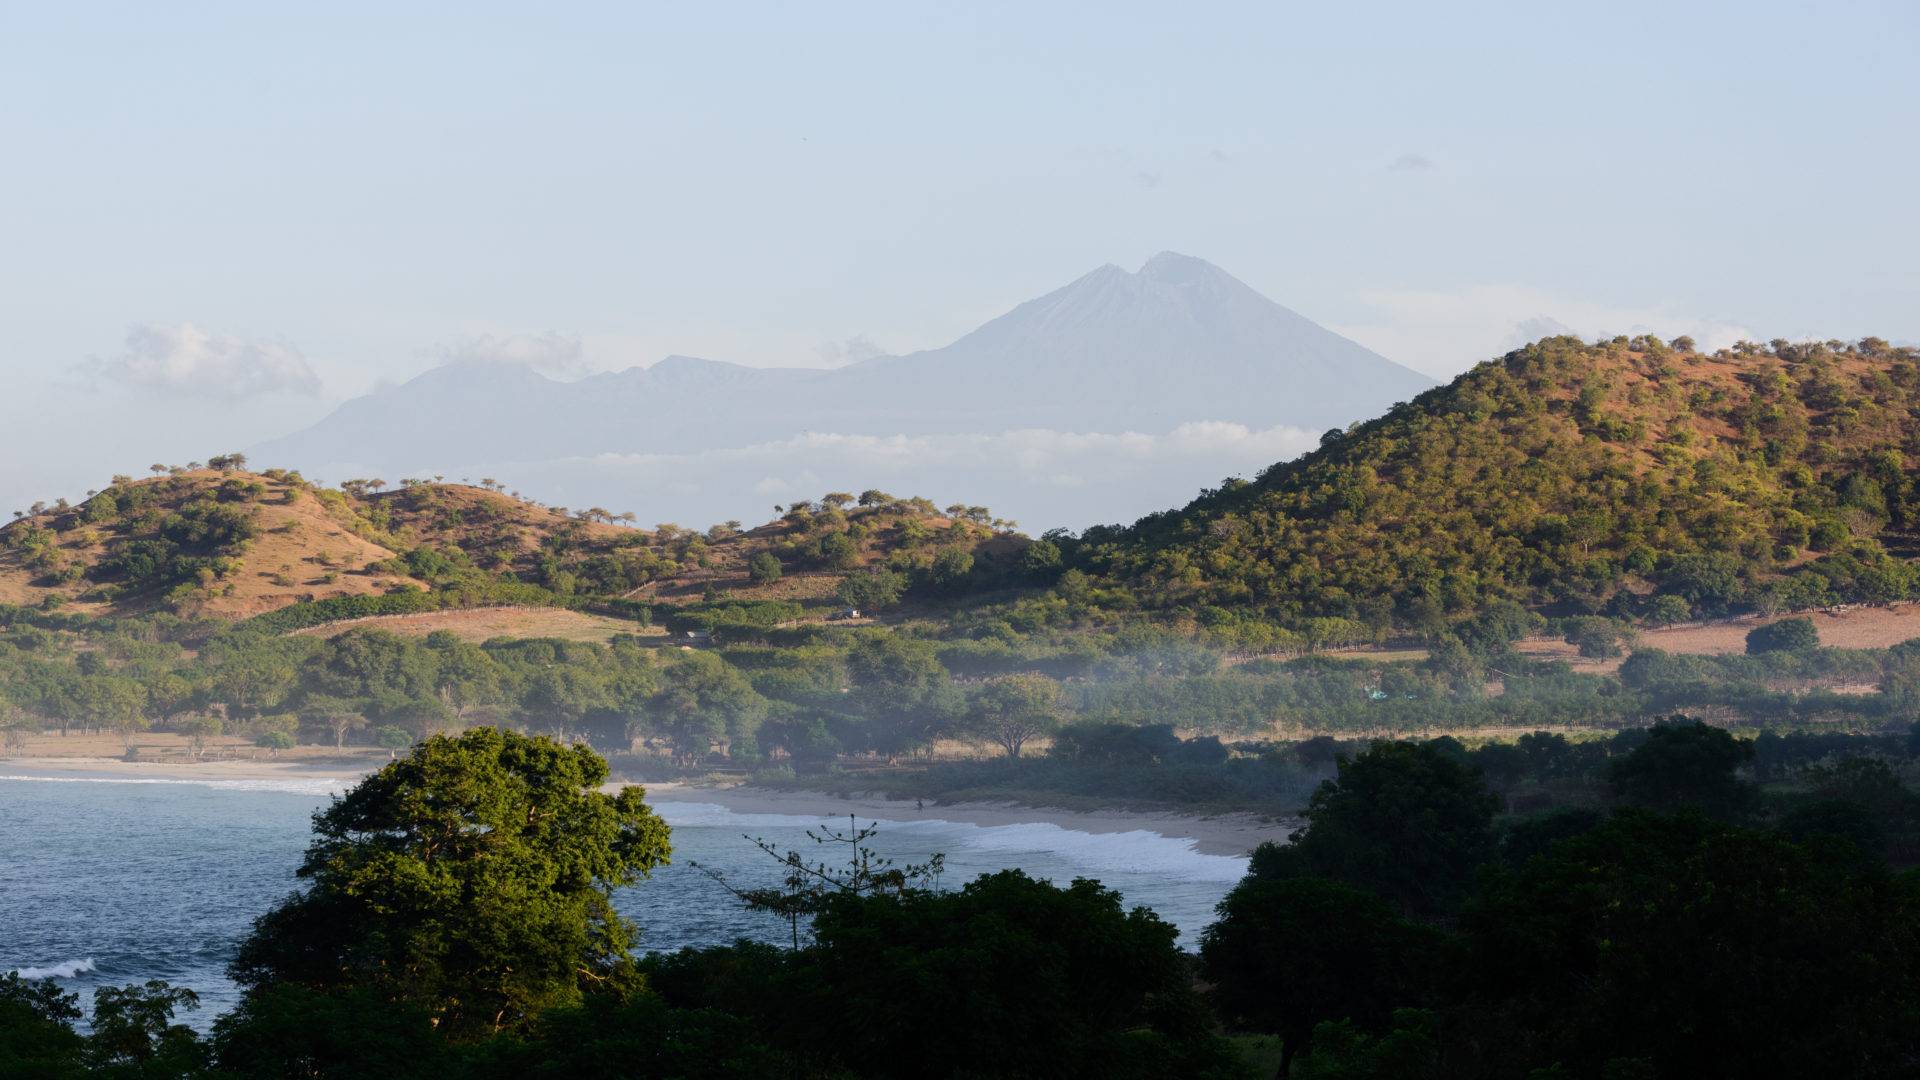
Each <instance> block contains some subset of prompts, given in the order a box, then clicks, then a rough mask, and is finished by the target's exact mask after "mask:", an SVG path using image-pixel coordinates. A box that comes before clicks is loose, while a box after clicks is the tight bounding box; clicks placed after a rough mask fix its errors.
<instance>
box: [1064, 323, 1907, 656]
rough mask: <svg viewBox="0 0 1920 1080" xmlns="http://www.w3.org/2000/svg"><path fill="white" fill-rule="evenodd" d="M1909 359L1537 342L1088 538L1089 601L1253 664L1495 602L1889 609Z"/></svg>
mask: <svg viewBox="0 0 1920 1080" xmlns="http://www.w3.org/2000/svg"><path fill="white" fill-rule="evenodd" d="M1917 405H1920V354H1917V353H1916V350H1914V349H1911V348H1907V349H1896V348H1893V347H1891V346H1888V345H1887V344H1886V343H1885V342H1881V341H1878V340H1872V339H1869V340H1867V341H1862V342H1860V343H1858V344H1857V345H1846V344H1844V343H1840V342H1829V343H1825V344H1818V343H1816V344H1807V345H1789V344H1788V343H1786V342H1775V343H1774V344H1773V345H1772V346H1771V347H1766V348H1763V347H1760V346H1754V345H1743V346H1741V347H1739V348H1737V349H1734V350H1729V351H1726V352H1723V353H1719V354H1715V355H1713V356H1705V355H1701V354H1699V353H1697V352H1695V351H1693V349H1692V347H1691V343H1690V342H1686V341H1680V342H1676V343H1675V344H1674V345H1673V346H1668V345H1666V344H1664V343H1662V342H1660V341H1658V340H1656V339H1653V338H1644V337H1643V338H1634V339H1631V340H1629V339H1626V338H1618V339H1615V340H1613V341H1611V342H1606V343H1602V344H1599V345H1586V344H1583V343H1581V342H1580V341H1579V340H1577V339H1574V338H1550V339H1546V340H1543V341H1540V342H1538V343H1536V344H1533V345H1530V346H1527V347H1526V348H1524V349H1520V350H1518V351H1515V352H1513V353H1510V354H1508V355H1507V356H1506V357H1504V358H1503V359H1501V360H1498V361H1494V362H1491V363H1486V364H1482V365H1480V366H1479V367H1476V368H1474V369H1473V370H1472V371H1470V372H1468V373H1467V374H1465V375H1462V376H1461V377H1460V378H1458V379H1456V380H1455V381H1454V382H1453V383H1451V384H1450V385H1448V386H1445V387H1442V388H1439V389H1436V390H1433V391H1430V392H1428V393H1426V394H1423V395H1421V396H1420V397H1419V398H1418V399H1416V400H1415V401H1413V402H1410V403H1407V404H1404V405H1401V406H1398V407H1396V408H1395V409H1393V410H1392V411H1391V412H1389V413H1388V414H1387V415H1385V416H1383V417H1381V418H1379V419H1376V420H1372V421H1368V422H1366V423H1363V424H1359V425H1357V426H1355V427H1353V428H1352V429H1350V430H1347V431H1334V432H1329V433H1328V434H1327V436H1326V438H1325V439H1324V440H1323V443H1322V446H1321V448H1320V449H1319V450H1318V451H1317V452H1314V453H1311V454H1308V455H1306V456H1305V457H1303V458H1301V459H1299V460H1297V461H1293V462H1288V463H1283V464H1280V465H1276V466H1274V467H1273V468H1271V469H1269V470H1267V471H1266V472H1265V473H1264V474H1262V475H1261V476H1260V477H1259V478H1258V479H1256V480H1254V481H1251V482H1243V481H1230V482H1228V483H1227V484H1225V485H1223V486H1222V487H1220V488H1219V489H1217V490H1214V491H1211V492H1208V493H1206V494H1205V495H1203V496H1202V497H1201V498H1199V499H1197V500H1196V501H1195V502H1194V503H1193V504H1191V505H1190V506H1188V507H1186V508H1185V509H1183V510H1179V511H1169V512H1166V513H1163V514H1156V515H1153V516H1151V517H1148V518H1145V519H1143V520H1142V521H1140V522H1139V523H1138V524H1136V525H1134V526H1133V527H1131V528H1128V529H1124V530H1119V529H1100V530H1090V531H1089V533H1088V534H1087V535H1086V536H1084V537H1081V538H1080V539H1079V540H1078V542H1077V543H1075V544H1073V545H1072V547H1073V549H1074V550H1073V552H1072V561H1073V562H1075V563H1076V564H1078V565H1082V566H1085V567H1086V568H1088V569H1092V570H1095V571H1097V572H1098V573H1099V574H1101V575H1103V576H1104V577H1105V579H1106V580H1107V581H1108V582H1110V584H1111V590H1110V594H1109V596H1108V597H1107V599H1108V601H1109V602H1110V603H1121V604H1139V605H1142V606H1145V607H1147V608H1159V609H1168V608H1172V609H1178V610H1183V611H1187V612H1191V613H1192V614H1193V615H1194V616H1196V617H1197V618H1198V619H1199V621H1200V622H1201V623H1203V624H1207V625H1210V626H1216V627H1220V628H1222V629H1223V630H1227V631H1232V630H1234V629H1236V628H1237V629H1238V631H1239V633H1240V634H1241V636H1242V637H1244V638H1245V639H1246V640H1247V641H1248V642H1249V644H1256V645H1257V644H1259V643H1261V642H1262V640H1284V639H1285V638H1286V636H1287V635H1288V634H1298V633H1300V632H1301V631H1302V630H1303V629H1305V628H1306V627H1307V626H1308V625H1309V624H1310V621H1311V620H1315V619H1339V620H1346V621H1348V622H1351V623H1353V624H1356V625H1357V626H1358V627H1361V628H1364V629H1365V630H1366V631H1368V632H1370V633H1372V634H1373V635H1375V636H1382V635H1386V634H1390V633H1393V632H1396V631H1412V632H1415V633H1419V634H1422V635H1425V636H1427V637H1429V638H1440V637H1443V636H1445V635H1446V634H1447V633H1448V632H1449V631H1450V629H1451V628H1452V627H1453V626H1454V624H1456V623H1458V622H1460V621H1461V620H1463V619H1466V618H1468V617H1469V616H1471V615H1473V614H1474V613H1476V612H1479V611H1481V610H1483V609H1485V608H1486V607H1487V606H1488V605H1489V604H1491V603H1493V602H1496V601H1499V600H1516V601H1520V602H1522V603H1524V604H1526V605H1528V606H1529V607H1534V608H1537V609H1542V610H1546V611H1548V612H1550V613H1552V612H1558V613H1562V614H1576V613H1577V614H1609V615H1615V616H1621V617H1628V618H1633V619H1637V620H1645V621H1652V622H1674V621H1680V620H1684V619H1686V618H1690V617H1694V616H1714V615H1722V614H1726V613H1728V612H1731V611H1739V610H1751V609H1759V610H1769V611H1771V610H1779V609H1788V608H1804V607H1813V606H1820V605H1824V604H1830V603H1833V602H1836V601H1866V602H1884V601H1889V600H1899V599H1906V598H1909V597H1911V596H1913V595H1914V594H1915V589H1916V585H1917V584H1920V579H1917V578H1916V576H1915V574H1914V571H1913V569H1912V567H1911V566H1910V564H1909V563H1907V562H1906V561H1905V560H1904V559H1902V558H1898V557H1896V556H1898V555H1899V554H1901V553H1903V552H1904V551H1905V550H1906V549H1907V548H1908V547H1910V535H1911V533H1912V530H1913V527H1914V525H1915V522H1914V512H1915V507H1916V504H1915V489H1914V470H1913V466H1912V465H1911V464H1909V462H1910V459H1911V458H1912V455H1913V454H1914V452H1915V450H1916V448H1920V408H1916V406H1917Z"/></svg>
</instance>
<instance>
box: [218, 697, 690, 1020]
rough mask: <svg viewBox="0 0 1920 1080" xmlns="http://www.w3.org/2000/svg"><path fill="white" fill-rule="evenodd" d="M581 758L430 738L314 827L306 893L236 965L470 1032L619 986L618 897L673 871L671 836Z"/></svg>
mask: <svg viewBox="0 0 1920 1080" xmlns="http://www.w3.org/2000/svg"><path fill="white" fill-rule="evenodd" d="M606 779H607V766H606V763H605V762H604V761H603V760H601V759H600V758H599V757H598V756H597V755H595V754H594V753H593V752H592V751H590V750H588V749H587V748H586V747H583V746H571V747H568V746H561V745H559V744H558V743H555V742H552V741H550V740H547V739H542V738H532V737H528V736H524V735H518V734H515V733H512V732H506V731H498V730H494V729H491V728H477V729H474V730H472V731H468V732H466V733H464V734H462V735H459V736H457V737H446V736H436V737H434V738H432V739H429V740H427V741H426V742H425V743H422V744H421V745H419V746H417V747H415V749H414V750H413V752H412V753H411V754H410V755H408V756H407V757H405V758H403V759H401V760H399V761H396V762H394V763H392V764H390V765H388V766H387V767H385V768H383V769H381V770H380V771H379V772H377V773H375V774H373V775H372V776H370V777H368V778H367V779H366V780H364V781H362V782H361V783H360V784H359V785H358V786H357V787H355V788H354V789H353V790H352V791H350V792H348V793H347V794H346V795H345V796H343V797H342V798H340V799H339V800H338V801H337V802H335V803H334V804H333V805H332V806H331V807H329V808H328V809H326V810H324V811H322V812H321V813H319V814H317V815H315V817H314V831H315V834H316V835H315V839H314V841H313V844H312V846H310V847H309V848H308V849H307V855H306V859H305V861H304V862H303V863H302V864H301V866H300V870H299V875H300V877H301V878H303V879H305V880H306V882H307V887H306V888H305V889H304V890H303V891H301V892H298V893H295V894H294V895H292V896H290V897H288V898H287V900H286V901H285V902H283V903H282V904H281V905H280V906H279V907H277V908H275V909H274V910H273V911H271V912H269V913H268V914H267V915H265V916H263V917H262V918H261V919H260V920H259V921H258V922H257V923H256V925H255V928H254V932H253V935H252V936H251V937H250V938H249V939H248V940H247V941H246V942H245V944H244V945H243V946H242V947H241V950H240V954H239V956H238V957H237V958H236V959H235V961H234V964H233V975H234V978H235V979H236V980H237V981H239V982H240V983H241V984H242V985H244V986H246V987H249V988H250V989H251V990H252V991H254V992H255V993H259V992H262V991H264V990H267V989H269V988H271V987H274V986H278V985H288V984H290V985H295V986H302V987H306V988H309V989H314V990H322V991H350V990H355V989H372V990H374V991H376V992H378V993H379V994H381V995H383V996H385V997H387V998H389V999H392V1000H394V1001H397V1002H403V1003H406V1004H407V1005H409V1006H411V1007H417V1008H421V1009H424V1010H426V1011H427V1012H428V1013H429V1014H431V1015H432V1016H433V1017H434V1019H435V1021H436V1023H437V1026H438V1028H439V1030H440V1031H441V1032H442V1033H444V1034H446V1035H448V1036H449V1037H453V1038H465V1037H473V1036H479V1035H485V1034H488V1033H492V1032H496V1031H499V1030H501V1029H507V1028H517V1027H520V1026H522V1025H524V1024H526V1023H527V1022H528V1020H529V1019H530V1018H531V1017H532V1016H534V1015H535V1014H537V1013H538V1012H540V1011H541V1010H542V1009H546V1008H551V1007H553V1006H556V1005H564V1004H568V1003H571V1002H574V1001H577V1000H579V998H580V997H581V995H582V994H583V993H585V992H588V991H591V990H594V989H596V988H608V989H618V988H623V987H626V986H627V985H628V984H629V983H630V982H631V981H632V976H633V967H632V960H631V958H630V957H629V955H628V954H629V951H630V950H631V949H632V947H633V944H634V941H635V937H636V931H635V928H634V926H633V925H632V924H631V923H629V922H628V921H627V920H625V919H623V918H622V917H621V916H620V915H619V914H617V913H616V912H615V911H614V908H613V898H612V897H613V891H614V889H616V888H618V887H620V886H623V885H628V884H631V883H633V882H634V881H636V880H637V879H638V878H639V877H641V876H643V875H645V874H647V873H648V872H649V871H651V870H652V869H653V868H654V867H656V866H658V865H660V864H662V863H664V862H665V861H667V857H668V855H669V852H670V849H669V845H668V839H667V826H666V824H665V823H664V822H662V821H661V820H660V818H659V817H658V816H657V815H655V814H654V813H653V811H652V810H650V809H649V808H648V807H647V805H646V803H645V802H644V794H645V793H644V792H643V791H642V790H641V789H639V788H637V787H628V788H623V789H621V790H620V792H619V793H618V794H606V793H604V792H601V791H600V790H599V788H600V786H601V785H602V784H604V783H605V782H606Z"/></svg>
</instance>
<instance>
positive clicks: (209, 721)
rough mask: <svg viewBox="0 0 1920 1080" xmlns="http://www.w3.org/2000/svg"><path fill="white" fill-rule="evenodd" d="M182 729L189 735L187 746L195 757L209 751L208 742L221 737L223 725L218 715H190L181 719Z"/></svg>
mask: <svg viewBox="0 0 1920 1080" xmlns="http://www.w3.org/2000/svg"><path fill="white" fill-rule="evenodd" d="M180 730H181V732H182V733H183V734H185V735H186V737H187V746H188V747H189V748H190V749H191V750H192V752H193V756H194V757H196V758H197V757H199V756H200V755H201V754H204V753H206V752H207V742H208V741H209V740H211V739H217V738H219V737H220V732H221V731H222V730H223V725H222V724H221V722H220V718H219V717H217V716H206V715H201V716H190V717H188V718H187V719H185V720H183V721H181V723H180Z"/></svg>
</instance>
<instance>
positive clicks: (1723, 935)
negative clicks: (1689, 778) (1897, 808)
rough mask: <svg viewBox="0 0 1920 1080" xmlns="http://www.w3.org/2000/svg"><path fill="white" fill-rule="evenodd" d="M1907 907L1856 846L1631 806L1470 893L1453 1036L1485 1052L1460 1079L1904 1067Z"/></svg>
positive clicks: (1912, 949)
mask: <svg viewBox="0 0 1920 1080" xmlns="http://www.w3.org/2000/svg"><path fill="white" fill-rule="evenodd" d="M1914 904H1915V901H1914V893H1913V891H1912V890H1911V889H1910V888H1909V887H1907V886H1905V885H1903V884H1901V883H1899V882H1898V881H1897V880H1896V879H1894V878H1893V877H1892V876H1890V875H1888V874H1887V873H1885V872H1884V870H1881V869H1878V868H1874V867H1866V866H1862V865H1861V864H1860V863H1859V861H1858V858H1857V853H1855V852H1852V851H1851V850H1841V849H1839V848H1835V847H1832V846H1829V845H1823V844H1819V843H1813V844H1809V845H1806V846H1802V845H1798V844H1794V843H1792V842H1790V841H1788V840H1786V839H1784V838H1782V837H1780V836H1778V835H1775V834H1772V833H1769V832H1761V831H1758V830H1750V829H1742V828H1737V827H1733V826H1728V825H1724V824H1721V823H1718V822H1714V821H1711V820H1709V819H1706V818H1703V817H1700V816H1697V815H1686V816H1677V817H1667V816H1661V815H1657V814H1652V813H1647V812H1645V811H1637V810H1628V811H1624V812H1622V813H1619V814H1616V815H1615V816H1614V818H1613V819H1612V820H1611V821H1609V822H1607V823H1605V824H1603V825H1601V826H1599V827H1598V828H1595V829H1592V830H1589V831H1587V832H1585V833H1583V834H1581V835H1578V836H1574V837H1571V838H1568V839H1565V840H1562V841H1560V842H1559V843H1557V844H1553V845H1551V846H1549V847H1548V848H1547V849H1546V850H1545V851H1543V852H1542V853H1541V854H1539V855H1536V856H1535V857H1533V858H1532V859H1530V860H1528V862H1527V863H1526V864H1525V865H1524V866H1523V867H1521V868H1520V869H1519V870H1517V871H1515V872H1512V873H1506V874H1497V875H1493V876H1492V877H1490V879H1489V882H1488V884H1487V886H1486V887H1485V888H1484V889H1483V891H1482V895H1481V896H1480V897H1479V898H1478V899H1476V901H1475V902H1474V903H1473V904H1471V905H1469V906H1468V908H1467V910H1466V913H1465V914H1464V915H1463V918H1462V926H1461V928H1462V930H1463V932H1464V933H1465V935H1466V938H1467V945H1468V951H1467V953H1466V955H1465V956H1464V957H1463V958H1462V960H1463V963H1462V964H1461V965H1460V970H1459V971H1458V972H1457V976H1458V977H1459V978H1460V980H1461V982H1462V990H1461V993H1462V996H1463V997H1466V998H1468V999H1470V1000H1474V1001H1476V1002H1478V1003H1481V1004H1480V1007H1479V1008H1478V1009H1476V1010H1474V1011H1473V1012H1471V1013H1466V1014H1465V1015H1461V1016H1458V1017H1456V1023H1455V1027H1456V1028H1459V1027H1462V1026H1464V1027H1466V1029H1467V1030H1464V1031H1457V1033H1456V1035H1455V1036H1454V1037H1455V1038H1456V1039H1458V1041H1459V1042H1460V1043H1461V1044H1462V1045H1463V1047H1475V1052H1477V1053H1479V1054H1482V1055H1486V1056H1487V1057H1489V1058H1491V1059H1492V1060H1490V1061H1483V1062H1482V1063H1481V1067H1480V1068H1478V1069H1474V1068H1459V1069H1458V1074H1460V1075H1480V1076H1523V1075H1528V1070H1529V1069H1531V1068H1537V1067H1543V1066H1545V1065H1548V1064H1550V1063H1553V1062H1561V1063H1563V1065H1564V1066H1565V1067H1566V1069H1567V1072H1566V1075H1571V1076H1612V1075H1628V1076H1686V1077H1729V1078H1731V1077H1752V1076H1816V1075H1817V1076H1849V1077H1855V1076H1888V1077H1891V1076H1900V1075H1905V1074H1906V1073H1907V1072H1909V1071H1910V1068H1911V1065H1910V1063H1911V1061H1912V1053H1913V1036H1912V1027H1911V1024H1912V1017H1913V1016H1914V1015H1915V1009H1916V1008H1920V992H1917V989H1916V988H1920V982H1916V980H1915V979H1914V976H1913V972H1914V970H1915V964H1916V962H1920V951H1917V948H1920V933H1917V932H1916V927H1920V919H1916V918H1915V914H1916V911H1915V906H1914ZM1729 1002H1738V1007H1736V1008H1728V1007H1727V1003H1729ZM1462 1021H1464V1024H1462V1023H1461V1022H1462ZM1620 1059H1626V1060H1633V1059H1638V1061H1639V1062H1641V1064H1640V1066H1639V1069H1638V1071H1636V1072H1625V1071H1624V1068H1622V1071H1615V1072H1609V1071H1607V1068H1608V1062H1609V1061H1611V1060H1620ZM1533 1075H1539V1074H1533Z"/></svg>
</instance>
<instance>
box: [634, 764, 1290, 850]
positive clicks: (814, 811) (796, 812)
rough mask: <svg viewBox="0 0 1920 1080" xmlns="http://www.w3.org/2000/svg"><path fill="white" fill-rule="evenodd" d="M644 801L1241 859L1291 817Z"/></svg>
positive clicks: (667, 788) (892, 802)
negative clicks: (1075, 839)
mask: <svg viewBox="0 0 1920 1080" xmlns="http://www.w3.org/2000/svg"><path fill="white" fill-rule="evenodd" d="M641 786H642V787H645V788H646V789H647V801H648V802H650V803H654V802H691V803H707V804H709V805H714V806H723V807H725V808H727V809H728V810H733V811H736V812H739V813H745V814H790V815H793V816H795V817H819V818H820V819H821V820H823V821H824V820H826V819H828V818H832V817H842V818H844V817H845V816H847V815H848V814H852V815H853V816H854V817H856V818H858V819H859V820H860V821H861V822H862V823H865V822H868V821H883V822H884V821H903V822H904V821H952V822H958V823H961V824H967V825H979V826H982V827H985V828H992V827H994V826H998V825H1027V824H1034V823H1040V824H1048V825H1056V826H1058V827H1060V828H1062V829H1067V830H1069V831H1072V832H1083V833H1093V834H1096V835H1097V834H1102V833H1127V832H1150V833H1154V834H1155V835H1158V836H1161V837H1164V838H1166V839H1169V840H1188V841H1191V842H1192V844H1193V849H1194V850H1195V851H1196V852H1199V853H1200V854H1202V855H1224V856H1229V857H1233V858H1244V857H1245V856H1246V855H1247V854H1248V853H1249V852H1251V851H1252V850H1253V849H1254V848H1255V847H1256V846H1258V845H1259V844H1260V843H1261V842H1262V841H1264V840H1274V841H1280V842H1284V841H1285V840H1286V838H1287V834H1288V833H1290V832H1292V831H1293V830H1294V829H1296V828H1298V827H1299V824H1300V823H1299V822H1298V821H1291V820H1279V821H1273V820H1268V819H1265V818H1262V817H1259V816H1257V815H1254V814H1244V813H1229V814H1214V815H1206V816H1203V815H1200V814H1182V813H1179V812H1177V811H1170V810H1142V811H1133V810H1067V809H1061V808H1055V807H1044V806H1029V805H1026V804H1024V803H1009V802H951V803H940V802H929V803H925V804H924V805H919V804H916V802H914V801H912V800H907V799H887V798H882V797H880V796H877V795H853V796H851V797H848V798H842V797H840V796H838V795H834V794H832V793H830V792H824V791H786V790H781V789H776V788H762V787H754V786H752V785H750V784H742V785H737V786H730V787H720V786H713V787H709V786H704V785H699V784H688V783H684V782H681V781H661V782H659V783H655V784H642V785H641Z"/></svg>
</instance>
